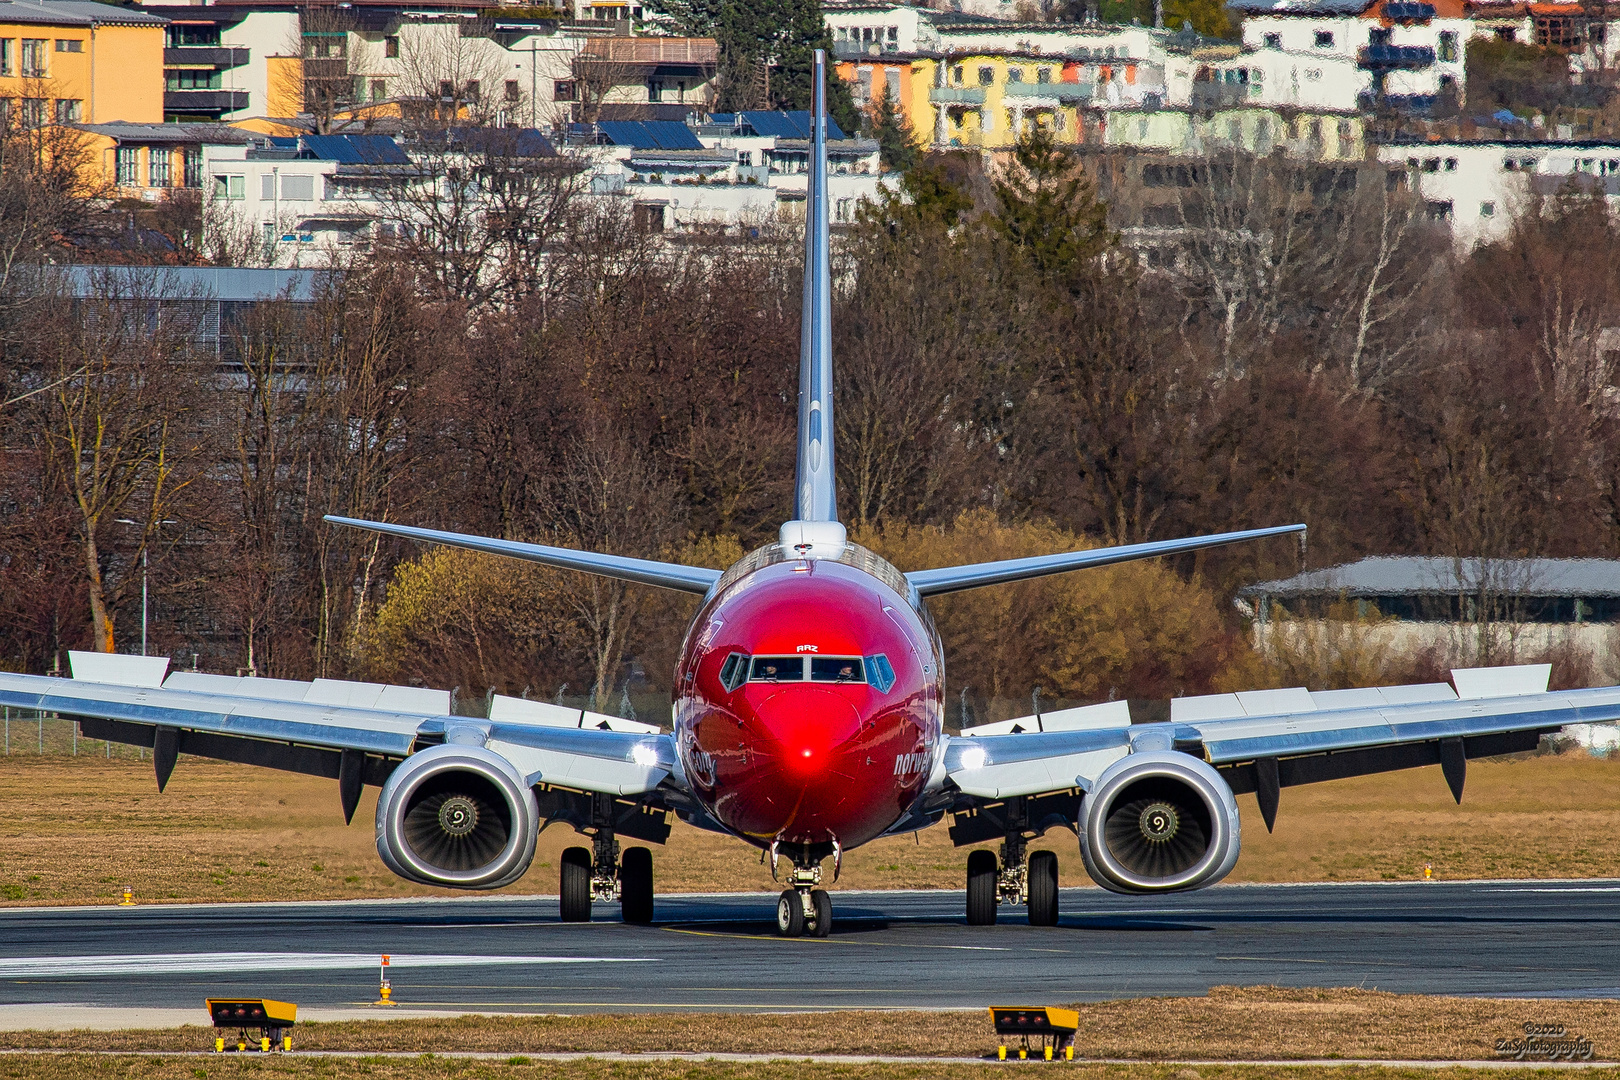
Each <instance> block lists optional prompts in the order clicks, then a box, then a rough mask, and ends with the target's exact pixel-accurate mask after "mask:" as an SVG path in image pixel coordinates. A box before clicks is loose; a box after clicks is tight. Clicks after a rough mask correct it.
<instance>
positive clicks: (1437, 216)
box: [1423, 199, 1451, 221]
mask: <svg viewBox="0 0 1620 1080" xmlns="http://www.w3.org/2000/svg"><path fill="white" fill-rule="evenodd" d="M1423 210H1424V214H1425V216H1426V217H1428V219H1429V220H1430V221H1450V220H1451V200H1450V199H1447V200H1446V201H1445V202H1432V203H1429V204H1428V205H1427V206H1425V207H1424V208H1423Z"/></svg>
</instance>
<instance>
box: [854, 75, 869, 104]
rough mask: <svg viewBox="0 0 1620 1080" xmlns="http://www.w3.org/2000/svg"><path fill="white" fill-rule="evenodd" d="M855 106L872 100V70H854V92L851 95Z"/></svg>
mask: <svg viewBox="0 0 1620 1080" xmlns="http://www.w3.org/2000/svg"><path fill="white" fill-rule="evenodd" d="M852 96H853V97H854V98H855V104H857V105H865V104H866V103H867V102H869V101H871V100H872V69H871V68H869V67H861V68H856V69H855V92H854V94H853V95H852Z"/></svg>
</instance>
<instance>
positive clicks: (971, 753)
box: [962, 746, 990, 771]
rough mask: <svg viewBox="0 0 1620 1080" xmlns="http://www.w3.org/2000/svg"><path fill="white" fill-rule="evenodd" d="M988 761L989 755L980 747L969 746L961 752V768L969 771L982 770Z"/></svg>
mask: <svg viewBox="0 0 1620 1080" xmlns="http://www.w3.org/2000/svg"><path fill="white" fill-rule="evenodd" d="M989 760H990V755H989V754H987V753H985V750H984V747H982V746H970V747H968V748H967V749H966V750H963V751H962V768H964V769H967V770H969V771H972V770H974V769H982V768H984V766H985V763H986V762H988V761H989Z"/></svg>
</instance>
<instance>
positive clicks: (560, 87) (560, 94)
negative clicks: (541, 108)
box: [551, 79, 575, 101]
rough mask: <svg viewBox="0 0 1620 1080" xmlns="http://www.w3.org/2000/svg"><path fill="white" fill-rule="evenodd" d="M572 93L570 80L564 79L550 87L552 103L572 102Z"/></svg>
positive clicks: (572, 86)
mask: <svg viewBox="0 0 1620 1080" xmlns="http://www.w3.org/2000/svg"><path fill="white" fill-rule="evenodd" d="M574 93H575V91H574V84H573V82H572V81H571V80H567V79H564V80H561V81H559V82H555V83H553V84H552V86H551V100H552V101H573V100H574Z"/></svg>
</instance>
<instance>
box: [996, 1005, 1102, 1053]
mask: <svg viewBox="0 0 1620 1080" xmlns="http://www.w3.org/2000/svg"><path fill="white" fill-rule="evenodd" d="M990 1022H991V1023H993V1024H994V1025H995V1028H996V1034H997V1035H999V1036H1000V1037H1001V1046H1000V1047H999V1048H998V1049H997V1051H996V1056H997V1057H998V1058H999V1059H1001V1060H1002V1061H1005V1060H1007V1044H1008V1043H1009V1042H1011V1041H1013V1040H1015V1039H1016V1040H1017V1041H1018V1056H1019V1058H1020V1059H1026V1058H1027V1056H1028V1054H1029V1051H1030V1049H1031V1048H1032V1047H1033V1048H1034V1049H1039V1050H1042V1051H1043V1053H1042V1056H1043V1057H1044V1058H1045V1059H1046V1060H1047V1061H1051V1060H1052V1059H1053V1058H1054V1057H1055V1056H1056V1055H1057V1054H1058V1053H1062V1054H1063V1060H1065V1061H1073V1060H1074V1035H1075V1032H1076V1031H1078V1030H1079V1029H1080V1014H1079V1013H1077V1012H1075V1011H1074V1010H1073V1009H1052V1008H1047V1007H1046V1006H1028V1005H992V1006H990Z"/></svg>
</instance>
